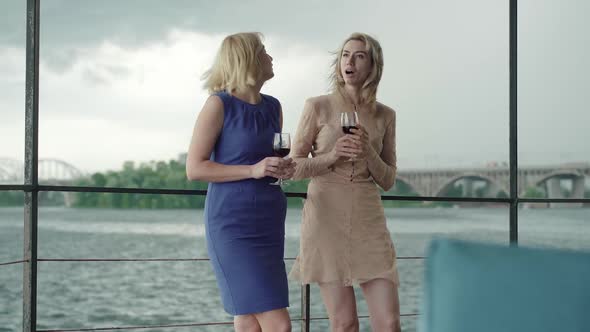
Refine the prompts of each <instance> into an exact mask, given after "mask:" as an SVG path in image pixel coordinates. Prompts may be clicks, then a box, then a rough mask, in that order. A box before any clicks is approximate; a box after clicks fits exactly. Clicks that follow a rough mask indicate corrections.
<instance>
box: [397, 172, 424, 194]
mask: <svg viewBox="0 0 590 332" xmlns="http://www.w3.org/2000/svg"><path fill="white" fill-rule="evenodd" d="M398 183H403V184H404V185H406V186H407V187H408V188H410V190H412V191H413V192H415V193H416V194H417V195H418V196H424V193H422V192H420V191H419V190H418V188H417V186H416V185H415V184H414V183H412V181H410V180H408V179H407V178H406V177H404V176H400V175H396V177H395V185H394V188H395V186H397V184H398Z"/></svg>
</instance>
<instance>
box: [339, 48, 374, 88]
mask: <svg viewBox="0 0 590 332" xmlns="http://www.w3.org/2000/svg"><path fill="white" fill-rule="evenodd" d="M371 69H372V68H371V59H370V58H369V54H368V53H367V51H366V46H365V43H364V42H362V41H360V40H349V41H348V42H346V44H344V47H343V48H342V54H341V58H340V71H341V74H342V77H343V78H344V82H345V84H347V85H352V86H362V85H363V83H365V80H366V79H367V77H369V74H370V73H371Z"/></svg>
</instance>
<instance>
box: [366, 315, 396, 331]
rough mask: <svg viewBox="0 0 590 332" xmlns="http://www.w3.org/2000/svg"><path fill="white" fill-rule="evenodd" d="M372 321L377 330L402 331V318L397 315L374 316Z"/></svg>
mask: <svg viewBox="0 0 590 332" xmlns="http://www.w3.org/2000/svg"><path fill="white" fill-rule="evenodd" d="M372 323H373V325H374V329H375V331H384V332H385V331H387V332H401V322H400V318H399V317H397V316H395V315H394V316H387V317H378V318H373V319H372Z"/></svg>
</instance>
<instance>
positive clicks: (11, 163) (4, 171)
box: [0, 158, 24, 183]
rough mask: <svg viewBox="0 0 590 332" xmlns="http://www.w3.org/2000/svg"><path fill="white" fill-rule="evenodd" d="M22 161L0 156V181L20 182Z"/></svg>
mask: <svg viewBox="0 0 590 332" xmlns="http://www.w3.org/2000/svg"><path fill="white" fill-rule="evenodd" d="M23 181H24V170H23V163H22V162H20V161H19V160H16V159H12V158H0V183H9V182H10V183H22V182H23Z"/></svg>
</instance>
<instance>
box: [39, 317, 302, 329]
mask: <svg viewBox="0 0 590 332" xmlns="http://www.w3.org/2000/svg"><path fill="white" fill-rule="evenodd" d="M291 321H292V322H297V321H303V318H292V319H291ZM233 324H234V322H229V321H227V322H209V323H188V324H173V325H152V326H125V327H123V326H122V327H98V328H83V329H57V330H56V329H52V330H37V332H85V331H120V330H140V329H154V328H179V327H198V326H212V325H233Z"/></svg>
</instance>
